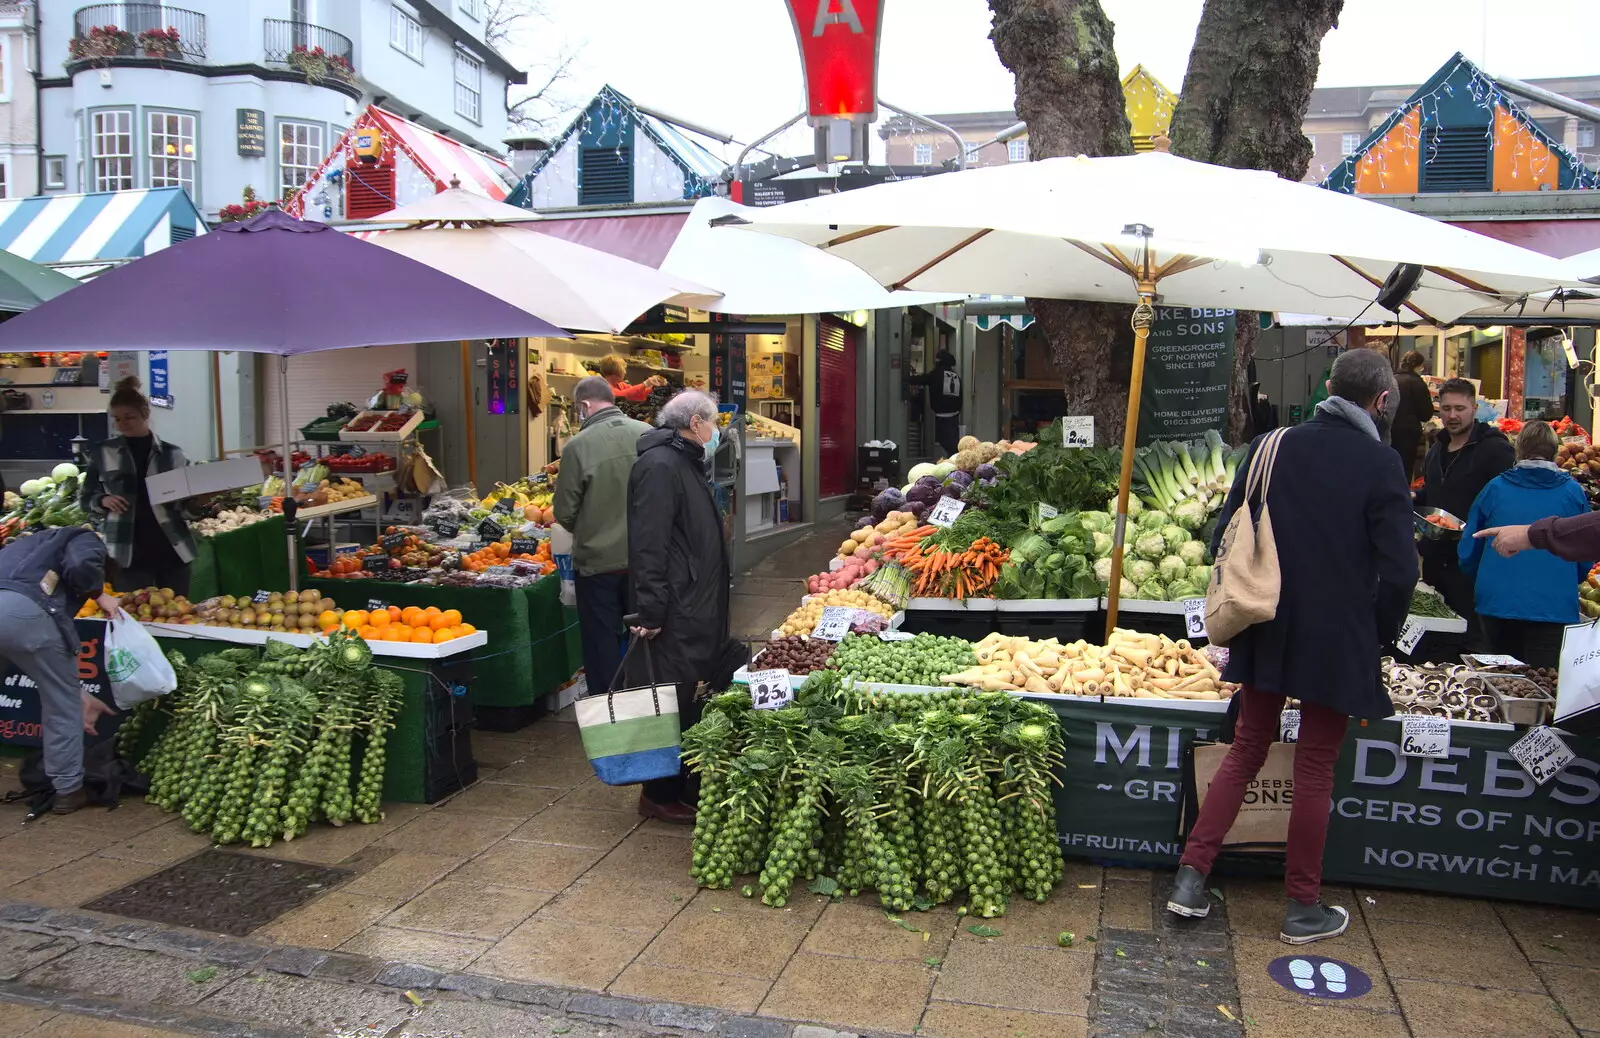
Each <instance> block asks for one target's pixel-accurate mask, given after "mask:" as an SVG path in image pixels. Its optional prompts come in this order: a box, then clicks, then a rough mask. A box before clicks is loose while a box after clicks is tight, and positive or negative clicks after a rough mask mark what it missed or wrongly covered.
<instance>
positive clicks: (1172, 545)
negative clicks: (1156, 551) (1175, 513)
mask: <svg viewBox="0 0 1600 1038" xmlns="http://www.w3.org/2000/svg"><path fill="white" fill-rule="evenodd" d="M1161 539H1162V540H1164V541H1166V542H1167V550H1168V551H1177V550H1178V548H1179V547H1181V546H1182V545H1183V544H1184V543H1186V542H1187V541H1189V540H1190V537H1189V531H1188V530H1185V529H1184V528H1183V527H1181V526H1178V525H1177V524H1175V523H1168V524H1167V525H1166V526H1163V527H1162V528H1161Z"/></svg>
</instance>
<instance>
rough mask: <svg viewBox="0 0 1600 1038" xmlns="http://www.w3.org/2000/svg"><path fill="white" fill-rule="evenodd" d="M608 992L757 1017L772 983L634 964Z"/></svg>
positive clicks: (649, 964)
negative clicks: (755, 1014)
mask: <svg viewBox="0 0 1600 1038" xmlns="http://www.w3.org/2000/svg"><path fill="white" fill-rule="evenodd" d="M606 990H607V991H609V992H611V993H612V994H615V995H625V996H627V997H629V998H642V999H646V1000H649V1001H653V1002H676V1003H680V1004H684V1005H691V1006H708V1007H711V1008H714V1009H721V1010H723V1011H725V1012H729V1013H754V1012H755V1011H756V1009H757V1008H758V1007H759V1006H760V1005H761V1002H762V1000H763V999H764V998H766V997H767V992H769V991H771V990H772V981H771V980H767V979H763V978H760V977H749V976H732V975H730V974H727V973H713V972H711V971H709V970H697V969H680V968H677V967H673V966H659V965H655V964H652V963H647V962H642V961H638V960H635V961H634V962H633V963H632V964H631V965H630V966H628V968H627V969H625V970H623V971H622V975H621V976H619V977H618V978H617V979H616V980H615V981H613V982H612V983H611V986H610V987H608V988H607V989H606Z"/></svg>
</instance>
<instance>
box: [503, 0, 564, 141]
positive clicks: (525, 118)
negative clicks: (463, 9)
mask: <svg viewBox="0 0 1600 1038" xmlns="http://www.w3.org/2000/svg"><path fill="white" fill-rule="evenodd" d="M541 23H543V24H546V25H549V24H552V20H551V18H550V16H549V14H548V12H546V11H545V9H544V6H543V4H541V3H540V2H539V0H485V3H484V11H483V38H484V41H485V42H487V43H488V44H489V46H491V47H493V48H494V49H495V50H497V51H499V52H500V53H501V54H504V55H508V56H509V55H512V54H525V53H527V52H529V51H531V50H533V49H534V47H533V44H532V40H531V37H532V36H534V35H535V30H536V29H537V28H538V26H539V25H540V24H541ZM552 35H554V34H553V33H552ZM576 58H577V52H576V51H575V50H572V49H570V48H563V49H562V50H560V51H558V52H557V53H556V54H554V55H552V56H550V57H548V58H544V59H541V60H540V61H539V62H537V63H535V64H533V65H531V66H530V67H529V68H528V69H527V70H526V71H527V73H528V80H529V83H528V85H526V86H520V87H513V88H511V89H510V90H509V91H507V96H506V112H507V115H508V117H509V118H510V121H511V125H512V126H514V127H516V128H518V129H520V130H539V129H543V128H544V127H545V126H546V125H547V124H548V123H549V122H550V120H551V119H552V118H553V117H554V116H555V115H556V114H557V112H558V110H559V109H560V107H561V106H560V105H559V103H558V102H557V99H556V98H555V96H554V91H555V90H556V89H557V88H558V87H559V86H560V84H561V83H563V82H564V81H565V80H566V79H567V76H568V73H570V71H571V69H572V63H573V61H574V60H575V59H576Z"/></svg>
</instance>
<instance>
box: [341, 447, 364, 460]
mask: <svg viewBox="0 0 1600 1038" xmlns="http://www.w3.org/2000/svg"><path fill="white" fill-rule="evenodd" d="M344 456H345V457H347V458H365V457H366V456H367V449H366V448H365V447H363V446H361V445H360V444H357V445H355V446H354V447H351V448H350V449H349V450H347V451H345V452H344Z"/></svg>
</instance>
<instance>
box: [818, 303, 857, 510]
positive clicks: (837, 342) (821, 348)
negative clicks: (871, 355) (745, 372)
mask: <svg viewBox="0 0 1600 1038" xmlns="http://www.w3.org/2000/svg"><path fill="white" fill-rule="evenodd" d="M856 334H857V329H856V328H855V326H854V325H849V324H846V323H844V322H843V321H841V320H839V319H838V318H835V317H828V316H823V317H820V318H818V319H817V369H818V370H817V401H818V403H819V405H820V407H821V420H820V421H819V422H818V423H817V437H818V440H817V449H818V452H819V453H820V454H821V469H820V472H819V477H820V478H819V487H818V489H819V492H820V494H821V496H823V497H836V496H838V495H840V494H848V493H850V489H851V487H852V486H853V485H854V483H855V468H856Z"/></svg>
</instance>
